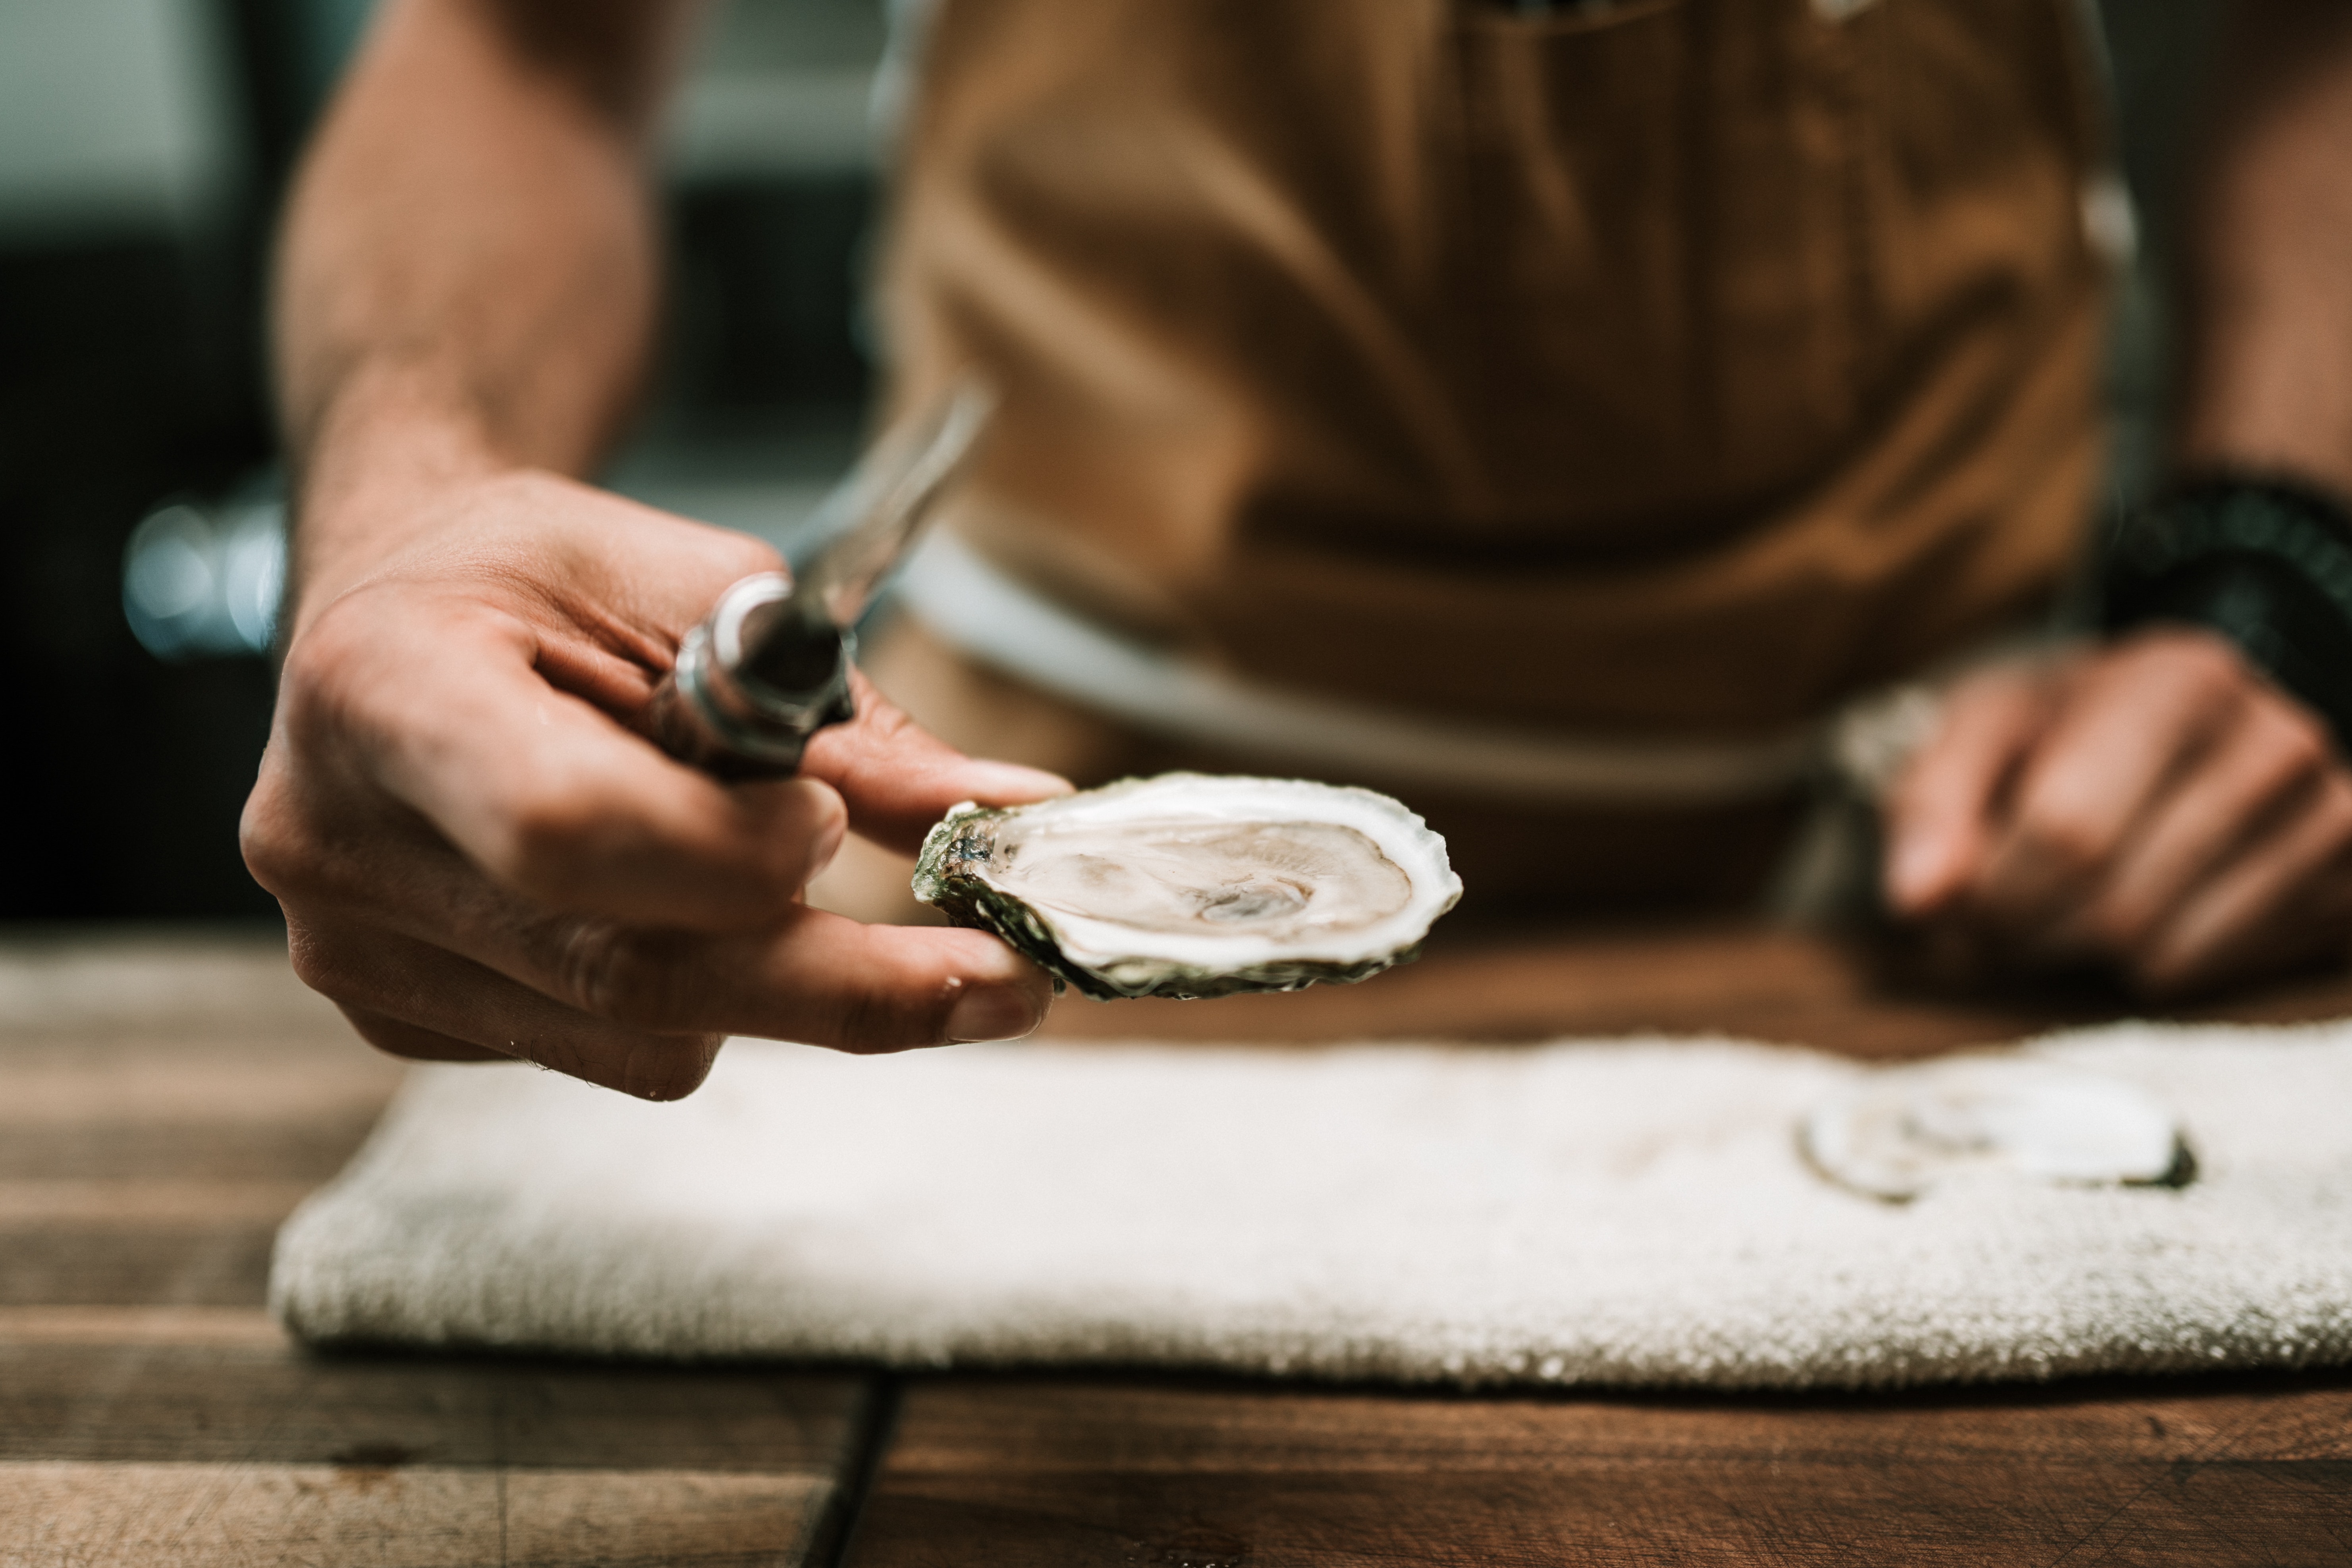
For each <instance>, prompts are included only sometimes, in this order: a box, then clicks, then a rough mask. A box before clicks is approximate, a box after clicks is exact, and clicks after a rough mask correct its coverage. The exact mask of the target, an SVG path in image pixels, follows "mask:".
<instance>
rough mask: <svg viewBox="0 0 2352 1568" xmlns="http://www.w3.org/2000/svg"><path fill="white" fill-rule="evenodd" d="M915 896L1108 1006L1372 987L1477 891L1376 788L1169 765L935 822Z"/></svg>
mask: <svg viewBox="0 0 2352 1568" xmlns="http://www.w3.org/2000/svg"><path fill="white" fill-rule="evenodd" d="M914 888H915V896H916V897H917V898H919V899H920V900H923V901H924V902H925V903H927V904H931V905H935V906H936V907H938V908H939V909H940V910H944V911H945V912H946V914H947V916H948V918H949V919H950V921H954V922H955V923H956V924H957V925H961V926H971V927H976V928H978V929H980V930H982V931H993V932H995V933H996V934H997V935H998V936H1001V937H1003V939H1004V940H1005V941H1006V942H1011V943H1012V944H1013V946H1014V947H1017V948H1019V949H1020V950H1021V951H1022V952H1024V953H1027V954H1028V955H1029V956H1030V957H1031V958H1033V959H1034V960H1035V961H1036V962H1037V963H1038V964H1039V965H1040V966H1042V967H1043V968H1045V970H1046V971H1048V972H1049V973H1052V974H1053V975H1054V976H1055V979H1056V980H1057V981H1058V982H1061V983H1063V984H1069V985H1072V986H1075V987H1076V988H1077V989H1078V990H1079V991H1080V992H1082V993H1084V994H1086V995H1088V996H1093V997H1097V998H1100V999H1108V998H1111V997H1118V996H1182V997H1202V996H1223V995H1226V994H1231V993H1234V992H1237V991H1295V990H1297V989H1298V988H1299V987H1300V986H1302V985H1308V984H1314V983H1315V982H1317V981H1325V982H1344V981H1354V980H1362V979H1364V978H1366V977H1368V976H1370V975H1373V974H1377V973H1380V972H1381V970H1383V969H1387V968H1389V967H1391V965H1393V964H1398V963H1405V962H1407V961H1409V960H1410V959H1412V957H1413V956H1414V955H1415V954H1416V953H1417V952H1419V951H1420V946H1421V942H1422V939H1423V937H1424V936H1426V935H1427V934H1428V931H1429V927H1430V924H1431V922H1433V921H1435V920H1436V919H1437V917H1438V916H1440V915H1442V914H1444V912H1445V911H1446V910H1449V909H1452V908H1453V907H1454V900H1457V899H1458V898H1460V897H1461V894H1462V882H1461V879H1460V878H1458V877H1456V876H1455V875H1454V871H1453V868H1451V867H1450V866H1449V865H1448V864H1447V863H1446V858H1445V841H1444V839H1443V838H1441V837H1438V836H1437V835H1436V834H1434V833H1433V832H1431V831H1430V830H1429V827H1428V826H1427V825H1426V824H1424V823H1423V821H1422V820H1421V818H1420V817H1418V816H1414V815H1413V814H1412V812H1410V811H1408V810H1406V809H1405V807H1403V806H1402V805H1399V804H1398V803H1397V802H1395V801H1393V800H1391V799H1390V798H1389V797H1388V796H1386V795H1377V794H1374V793H1373V792H1372V791H1370V790H1364V789H1349V788H1342V787H1339V786H1336V785H1331V784H1313V783H1308V782H1306V781H1303V780H1297V779H1259V778H1247V777H1239V776H1228V775H1211V774H1205V773H1162V774H1160V775H1159V776H1158V777H1156V778H1148V779H1127V780H1123V781H1121V782H1120V783H1118V784H1110V785H1108V786H1106V787H1104V788H1102V789H1098V790H1089V791H1087V792H1086V793H1084V794H1081V795H1065V796H1063V797H1061V798H1059V799H1056V800H1048V801H1040V802H1037V803H1035V804H1034V805H1021V806H1012V807H1005V808H995V807H989V806H981V805H972V804H971V803H969V802H967V803H966V804H964V805H959V806H957V807H956V808H955V809H954V810H952V811H950V812H949V813H948V815H947V816H946V818H945V819H944V820H942V821H941V822H940V824H939V825H938V826H935V827H933V828H932V829H931V831H930V835H929V837H928V838H927V839H926V840H925V841H924V844H923V852H922V857H921V858H920V860H919V862H918V864H917V866H916V869H915V879H914Z"/></svg>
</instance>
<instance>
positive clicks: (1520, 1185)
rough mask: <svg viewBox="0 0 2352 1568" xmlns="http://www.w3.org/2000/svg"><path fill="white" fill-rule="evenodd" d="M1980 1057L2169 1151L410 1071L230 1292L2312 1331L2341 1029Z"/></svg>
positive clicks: (779, 1060)
mask: <svg viewBox="0 0 2352 1568" xmlns="http://www.w3.org/2000/svg"><path fill="white" fill-rule="evenodd" d="M2022 1048H2023V1049H2025V1050H2027V1051H2030V1052H2032V1053H2034V1054H2038V1055H2042V1056H2048V1057H2054V1058H2059V1059H2062V1060H2066V1061H2071V1062H2073V1063H2074V1064H2076V1065H2078V1066H2081V1067H2084V1068H2092V1069H2094V1070H2096V1071H2100V1072H2104V1073H2107V1074H2110V1075H2112V1076H2115V1077H2118V1078H2122V1079H2128V1080H2130V1081H2132V1082H2135V1083H2137V1084H2140V1085H2142V1086H2143V1087H2145V1088H2146V1089H2148V1090H2150V1091H2151V1092H2153V1093H2154V1094H2156V1095H2157V1096H2158V1097H2159V1098H2160V1099H2161V1100H2164V1101H2166V1102H2167V1103H2168V1104H2169V1105H2171V1106H2172V1107H2174V1108H2175V1109H2176V1110H2178V1111H2179V1113H2180V1114H2181V1115H2182V1117H2183V1119H2184V1121H2185V1124H2186V1128H2187V1133H2188V1138H2189V1142H2190V1144H2191V1145H2192V1147H2193V1150H2194V1152H2195V1155H2196V1158H2197V1161H2198V1164H2199V1172H2200V1173H2199V1175H2198V1177H2197V1179H2196V1181H2195V1182H2194V1183H2192V1184H2190V1185H2189V1186H2187V1187H2186V1188H2183V1189H2180V1190H2172V1189H2167V1188H2161V1187H2123V1188H2081V1187H2061V1186H2053V1185H2048V1184H2042V1183H2039V1182H2035V1181H2032V1180H2030V1179H2025V1178H2019V1177H2010V1176H2000V1175H1995V1174H1990V1173H1988V1174H1982V1175H1975V1176H1970V1177H1968V1178H1966V1179H1962V1180H1958V1181H1955V1182H1951V1183H1948V1184H1945V1185H1943V1186H1940V1187H1938V1188H1937V1189H1935V1190H1934V1191H1932V1192H1930V1193H1928V1194H1927V1195H1925V1196H1923V1197H1921V1198H1919V1199H1917V1200H1916V1201H1914V1202H1911V1203H1909V1204H1903V1205H1895V1204H1888V1203H1884V1202H1881V1201H1877V1200H1874V1199H1871V1198H1866V1197H1862V1196H1858V1195H1856V1194H1853V1193H1850V1192H1848V1191H1845V1190H1843V1189H1842V1188H1839V1187H1836V1186H1833V1185H1832V1184H1829V1183H1828V1182H1826V1181H1824V1180H1823V1179H1822V1177H1821V1176H1819V1175H1818V1174H1816V1173H1814V1172H1813V1171H1812V1170H1811V1168H1810V1167H1809V1166H1808V1165H1807V1164H1806V1163H1804V1161H1803V1160H1802V1158H1801V1156H1800V1154H1799V1152H1798V1148H1797V1142H1796V1136H1795V1130H1796V1125H1797V1123H1798V1121H1799V1120H1800V1119H1801V1116H1802V1115H1803V1114H1804V1112H1805V1111H1806V1110H1808V1109H1810V1108H1811V1106H1812V1105H1814V1104H1815V1103H1817V1102H1818V1101H1819V1100H1821V1098H1822V1096H1823V1095H1824V1094H1827V1093H1829V1092H1831V1091H1832V1090H1834V1089H1837V1088H1839V1087H1840V1086H1842V1085H1844V1084H1846V1083H1848V1082H1850V1081H1851V1080H1852V1079H1853V1076H1854V1075H1856V1074H1858V1073H1862V1072H1864V1071H1868V1070H1870V1069H1869V1068H1864V1067H1862V1066H1860V1065H1857V1064H1854V1063H1851V1062H1847V1061H1843V1060H1839V1059H1836V1058H1829V1057H1824V1056H1820V1055H1816V1054H1813V1053H1811V1052H1806V1051H1799V1050H1793V1049H1786V1048H1778V1047H1761V1046H1751V1045H1742V1044H1736V1043H1731V1042H1727V1041H1720V1040H1716V1041H1706V1040H1699V1041H1672V1040H1661V1039H1647V1040H1631V1041H1622V1042H1615V1043H1574V1042H1568V1043H1562V1044H1559V1045H1555V1046H1549V1047H1530V1048H1525V1049H1468V1048H1459V1047H1391V1046H1379V1047H1345V1048H1337V1049H1317V1050H1300V1049H1244V1048H1231V1047H1225V1048H1213V1049H1209V1048H1201V1047H1068V1046H992V1047H956V1048H953V1049H950V1050H941V1051H929V1052H919V1053H913V1054H909V1055H906V1056H902V1057H895V1058H850V1057H844V1056H838V1055H835V1054H833V1053H831V1052H827V1051H823V1050H817V1049H813V1048H809V1047H796V1046H779V1045H765V1044H757V1043H751V1042H737V1043H735V1044H734V1045H732V1046H730V1047H729V1048H728V1050H727V1051H726V1052H725V1053H724V1054H723V1055H722V1057H721V1058H720V1060H719V1068H718V1070H717V1071H716V1072H715V1073H714V1074H713V1075H712V1077H711V1079H710V1081H709V1084H708V1086H707V1087H705V1088H704V1089H702V1090H701V1091H700V1092H699V1093H698V1094H697V1095H695V1096H694V1097H693V1098H692V1099H690V1100H686V1101H683V1102H681V1103H678V1104H676V1105H648V1104H642V1103H638V1102H636V1101H633V1100H626V1099H624V1098H623V1097H621V1096H619V1095H615V1094H611V1093H608V1092H606V1091H604V1090H601V1089H590V1088H586V1087H583V1086H582V1085H580V1084H577V1083H574V1082H572V1081H569V1080H567V1079H560V1078H557V1077H554V1076H552V1075H550V1074H544V1073H538V1072H533V1071H531V1070H530V1069H528V1068H476V1067H433V1068H420V1069H417V1070H416V1071H415V1074H414V1076H413V1077H412V1079H411V1080H410V1081H409V1083H408V1085H407V1087H406V1089H404V1091H403V1092H402V1094H401V1096H400V1099H399V1100H398V1101H397V1102H396V1104H395V1105H394V1108H393V1110H391V1111H390V1113H389V1114H388V1116H387V1117H386V1119H385V1121H384V1122H383V1126H382V1127H381V1128H380V1129H379V1130H378V1131H377V1132H376V1134H375V1136H374V1137H373V1140H371V1142H369V1143H368V1145H367V1147H366V1148H365V1149H364V1150H363V1151H362V1152H361V1153H360V1154H359V1156H358V1157H357V1158H356V1159H355V1160H354V1161H353V1162H352V1165H351V1167H350V1169H348V1170H347V1171H345V1172H344V1173H343V1174H342V1175H341V1177H340V1178H339V1179H338V1180H337V1181H336V1182H335V1183H334V1184H332V1185H331V1186H330V1187H328V1188H326V1189H325V1190H324V1191H322V1192H320V1193H319V1194H316V1195H315V1196H313V1197H312V1198H311V1199H310V1201H309V1202H308V1203H306V1204H305V1205H303V1206H302V1208H301V1209H300V1210H299V1212H298V1213H297V1214H296V1215H294V1217H293V1218H292V1219H290V1220H289V1222H288V1223H287V1226H286V1227H285V1230H284V1231H283V1233H282V1234H281V1235H280V1237H279V1238H278V1256H277V1262H276V1268H275V1272H274V1275H273V1279H272V1282H271V1290H272V1296H273V1299H274V1301H275V1305H276V1308H277V1310H278V1313H279V1314H280V1316H281V1317H282V1318H283V1320H284V1321H286V1323H287V1324H288V1325H289V1327H290V1328H291V1329H292V1330H293V1331H295V1332H296V1333H298V1334H300V1335H302V1336H305V1337H307V1338H310V1339H314V1340H320V1341H362V1342H411V1343H421V1344H433V1345H442V1344H464V1345H478V1346H505V1347H517V1348H530V1349H535V1350H547V1351H562V1352H593V1353H614V1354H626V1355H651V1356H663V1357H689V1358H691V1357H728V1356H761V1357H772V1356H782V1357H817V1358H856V1359H870V1360H873V1361H877V1362H881V1363H888V1364H892V1365H896V1366H901V1367H915V1368H928V1367H944V1366H951V1365H952V1366H973V1365H1004V1364H1028V1365H1041V1364H1043V1365H1079V1364H1087V1365H1100V1364H1125V1365H1156V1366H1169V1367H1186V1368H1204V1369H1220V1370H1223V1371H1229V1372H1242V1373H1289V1374H1308V1375H1317V1376H1328V1377H1339V1378H1379V1379H1398V1380H1406V1381H1414V1382H1439V1383H1453V1384H1465V1385H1475V1384H1505V1383H1538V1384H1540V1383H1550V1384H1564V1383H1582V1384H1658V1385H1673V1384H1679V1385H1705V1386H1716V1387H1804V1386H1885V1385H1892V1384H1913V1383H1921V1382H1932V1381H1941V1380H1949V1379H1962V1380H1976V1379H1988V1378H2018V1377H2029V1378H2039V1377H2048V1376H2052V1375H2054V1374H2060V1373H2090V1372H2148V1371H2159V1370H2162V1371H2170V1370H2181V1369H2189V1368H2202V1367H2244V1366H2281V1365H2284V1366H2297V1365H2308V1364H2318V1363H2336V1362H2342V1361H2346V1360H2352V1025H2328V1026H2308V1027H2300V1028H2288V1029H2259V1028H2244V1027H2207V1028H2172V1027H2160V1026H2146V1025H2124V1026H2114V1027H2111V1028H2105V1029H2099V1030H2092V1031H2084V1032H2081V1033H2078V1034H2074V1035H2071V1036H2053V1037H2049V1038H2047V1039H2044V1040H2042V1041H2039V1042H2034V1043H2032V1044H2030V1045H2028V1046H2027V1047H2022Z"/></svg>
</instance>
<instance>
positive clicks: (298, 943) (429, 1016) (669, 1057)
mask: <svg viewBox="0 0 2352 1568" xmlns="http://www.w3.org/2000/svg"><path fill="white" fill-rule="evenodd" d="M289 934H290V936H291V939H292V940H291V941H290V942H289V952H291V954H292V956H293V960H294V969H295V973H297V974H299V975H300V976H301V978H302V980H303V982H304V984H308V985H310V987H311V988H312V989H313V990H315V991H318V992H320V993H321V994H324V995H326V996H327V997H329V998H330V999H331V1000H332V1001H334V1002H335V1004H336V1005H339V1006H340V1007H341V1008H342V1009H343V1012H344V1014H345V1016H348V1017H350V1018H351V1020H352V1025H353V1026H354V1027H356V1028H357V1029H359V1031H360V1033H361V1035H362V1037H363V1038H365V1039H367V1040H368V1041H369V1043H370V1044H372V1045H375V1046H377V1047H380V1048H382V1049H384V1050H388V1051H391V1052H392V1053H393V1054H394V1055H396V1056H411V1057H419V1058H424V1059H427V1060H457V1059H474V1060H479V1059H481V1057H480V1056H475V1057H472V1058H465V1057H461V1056H458V1055H457V1052H458V1051H459V1050H461V1049H465V1048H471V1049H472V1050H473V1051H476V1052H479V1053H488V1054H494V1055H497V1056H504V1057H511V1058H516V1059H518V1060H521V1061H529V1062H536V1063H538V1064H539V1065H540V1066H541V1067H546V1068H554V1069H555V1070H556V1071H558V1072H561V1073H565V1074H568V1075H569V1076H571V1077H572V1078H577V1079H585V1080H586V1081H588V1082H590V1083H593V1084H601V1085H603V1086H604V1088H606V1089H618V1090H620V1091H621V1092H622V1093H624V1094H631V1095H635V1096H636V1097H638V1098H639V1099H641V1100H678V1099H682V1098H683V1097H685V1096H686V1095H688V1094H690V1093H692V1092H693V1091H694V1090H695V1089H696V1088H697V1087H698V1086H699V1085H700V1084H701V1082H702V1080H703V1079H704V1078H705V1077H706V1076H707V1075H708V1074H709V1071H710V1064H711V1062H712V1061H713V1060H714V1059H716V1058H717V1056H718V1054H719V1044H720V1042H721V1040H722V1038H723V1037H722V1036H720V1035H719V1034H717V1033H713V1032H709V1031H701V1032H693V1031H684V1032H677V1031H661V1032H656V1031H650V1030H645V1029H638V1028H633V1027H630V1026H626V1025H623V1024H619V1023H615V1022H614V1021H613V1020H611V1019H608V1018H599V1017H596V1016H592V1015H589V1014H586V1013H583V1012H580V1011H578V1010H577V1009H574V1008H570V1007H566V1006H563V1005H561V1004H559V1003H556V1002H554V1001H552V1000H551V999H550V998H548V997H546V996H544V995H541V994H537V993H535V992H533V991H531V990H530V989H529V988H527V987H525V986H522V985H519V984H516V983H515V982H513V981H511V980H509V979H507V978H506V977H504V976H502V975H499V974H496V973H492V972H491V971H489V970H488V969H485V968H484V967H483V966H481V965H480V964H478V963H472V962H471V961H469V960H467V959H465V958H461V957H459V956H458V955H457V954H456V953H453V952H446V951H444V950H442V949H440V948H437V947H435V946H433V945H432V944H431V943H429V942H417V941H415V940H413V939H411V938H407V937H404V936H400V935H396V934H394V933H392V932H387V931H374V930H368V929H365V928H362V927H355V926H339V925H333V924H320V923H318V922H315V921H296V922H291V923H290V925H289Z"/></svg>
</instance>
